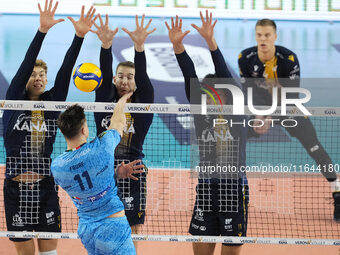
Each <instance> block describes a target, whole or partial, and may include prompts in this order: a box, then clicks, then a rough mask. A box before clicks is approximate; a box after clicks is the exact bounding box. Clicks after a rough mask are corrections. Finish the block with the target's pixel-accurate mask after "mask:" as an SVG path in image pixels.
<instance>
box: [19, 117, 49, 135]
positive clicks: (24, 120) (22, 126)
mask: <svg viewBox="0 0 340 255" xmlns="http://www.w3.org/2000/svg"><path fill="white" fill-rule="evenodd" d="M13 130H19V131H25V130H26V131H29V132H32V131H38V132H47V131H48V129H47V125H46V123H45V121H43V120H37V121H36V122H34V123H33V122H32V121H31V117H30V116H26V115H25V114H24V113H23V114H21V115H19V117H18V119H17V122H16V123H15V125H14V127H13Z"/></svg>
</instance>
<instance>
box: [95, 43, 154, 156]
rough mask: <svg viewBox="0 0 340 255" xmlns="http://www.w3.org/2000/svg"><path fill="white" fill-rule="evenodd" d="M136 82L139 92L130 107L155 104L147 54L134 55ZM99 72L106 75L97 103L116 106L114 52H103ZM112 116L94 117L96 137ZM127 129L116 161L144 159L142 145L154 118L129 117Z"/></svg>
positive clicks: (147, 114) (130, 114)
mask: <svg viewBox="0 0 340 255" xmlns="http://www.w3.org/2000/svg"><path fill="white" fill-rule="evenodd" d="M134 61H135V62H134V63H135V70H136V73H135V81H136V87H137V89H136V91H135V92H134V93H133V95H132V97H131V101H130V102H131V103H150V104H152V103H153V102H154V89H153V86H152V84H151V81H150V79H149V76H148V74H147V72H146V58H145V53H144V51H143V52H137V51H135V59H134ZM100 69H101V70H102V73H103V83H102V85H101V86H100V87H99V88H98V89H97V90H96V102H114V103H115V102H117V101H118V99H119V96H118V93H117V90H116V86H115V85H114V84H112V78H113V72H112V51H111V48H110V49H103V48H102V49H101V52H100ZM111 116H112V113H95V121H96V127H97V134H100V133H101V132H103V131H105V130H106V129H107V128H108V127H109V125H110V120H111ZM126 118H127V126H126V128H125V129H124V132H123V137H122V140H121V142H120V144H119V145H118V146H117V148H116V150H115V158H116V159H128V160H135V159H142V158H143V157H144V154H143V143H144V140H145V136H146V134H147V133H148V130H149V128H150V125H151V123H152V119H153V114H150V113H126Z"/></svg>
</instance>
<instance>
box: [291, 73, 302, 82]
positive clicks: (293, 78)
mask: <svg viewBox="0 0 340 255" xmlns="http://www.w3.org/2000/svg"><path fill="white" fill-rule="evenodd" d="M298 78H300V76H299V75H297V74H296V73H294V74H292V75H289V79H291V80H292V81H293V80H295V79H298Z"/></svg>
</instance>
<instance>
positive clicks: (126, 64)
mask: <svg viewBox="0 0 340 255" xmlns="http://www.w3.org/2000/svg"><path fill="white" fill-rule="evenodd" d="M120 66H123V67H131V68H133V69H135V63H133V62H131V61H124V62H120V63H119V64H118V65H117V68H116V73H117V70H118V68H119V67H120Z"/></svg>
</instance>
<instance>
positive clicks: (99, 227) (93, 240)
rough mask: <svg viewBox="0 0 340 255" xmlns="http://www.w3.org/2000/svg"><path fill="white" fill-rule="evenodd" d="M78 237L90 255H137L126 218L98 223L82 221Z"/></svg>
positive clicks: (105, 219) (110, 219)
mask: <svg viewBox="0 0 340 255" xmlns="http://www.w3.org/2000/svg"><path fill="white" fill-rule="evenodd" d="M78 235H79V237H80V240H81V242H82V243H83V245H84V246H85V248H86V250H87V252H88V254H89V255H134V254H136V250H135V246H134V245H133V242H132V238H131V228H130V226H129V223H128V221H127V219H126V216H123V217H119V218H104V219H103V220H99V221H96V222H88V221H84V222H82V221H81V219H80V220H79V226H78Z"/></svg>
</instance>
